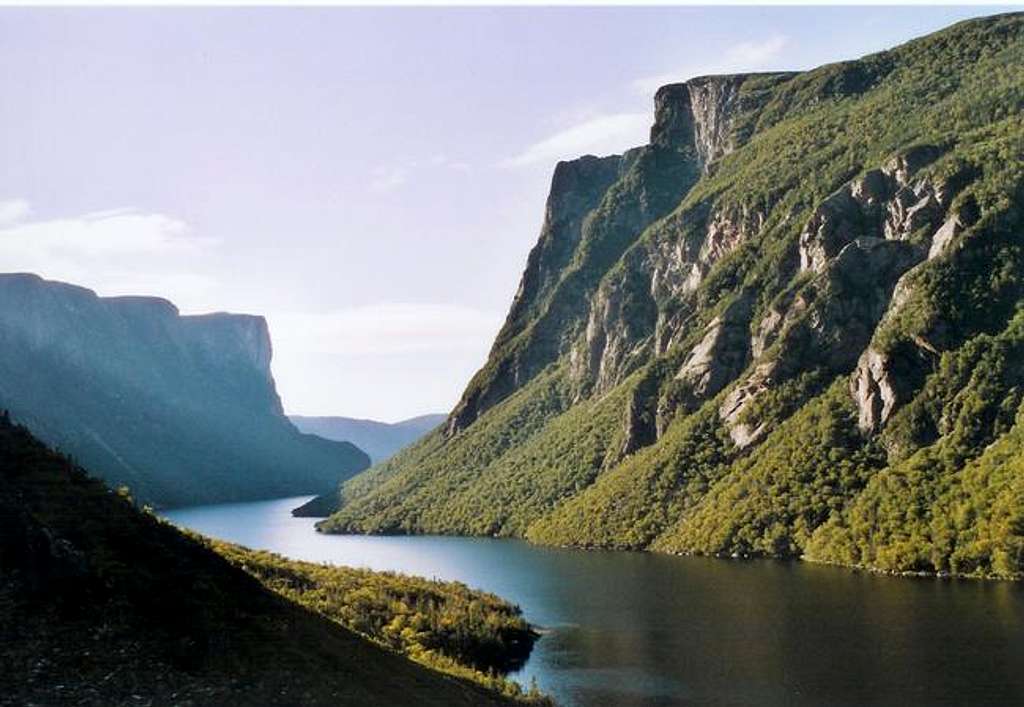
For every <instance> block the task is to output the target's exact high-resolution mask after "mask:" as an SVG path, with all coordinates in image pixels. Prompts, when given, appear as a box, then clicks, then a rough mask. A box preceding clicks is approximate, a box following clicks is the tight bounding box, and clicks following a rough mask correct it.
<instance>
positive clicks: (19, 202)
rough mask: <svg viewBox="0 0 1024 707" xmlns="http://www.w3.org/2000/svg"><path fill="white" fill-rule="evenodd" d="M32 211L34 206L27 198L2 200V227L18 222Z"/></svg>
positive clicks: (0, 210)
mask: <svg viewBox="0 0 1024 707" xmlns="http://www.w3.org/2000/svg"><path fill="white" fill-rule="evenodd" d="M30 213H32V207H31V206H30V205H29V203H28V202H27V201H26V200H25V199H8V200H7V201H0V227H3V226H8V225H10V224H13V223H17V222H19V221H21V220H23V219H25V218H27V217H28V215H29V214H30Z"/></svg>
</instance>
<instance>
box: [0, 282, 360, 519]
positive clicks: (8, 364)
mask: <svg viewBox="0 0 1024 707" xmlns="http://www.w3.org/2000/svg"><path fill="white" fill-rule="evenodd" d="M270 358H271V346H270V334H269V332H268V330H267V324H266V321H264V319H263V318H262V317H254V316H247V315H237V314H223V313H219V314H208V315H201V316H182V315H180V314H179V313H178V310H177V309H176V308H175V306H174V305H173V304H171V303H170V302H167V301H166V300H162V299H156V298H151V297H110V298H107V297H97V296H96V294H95V293H94V292H92V291H90V290H87V289H84V288H81V287H76V286H73V285H68V284H64V283H60V282H49V281H45V280H42V279H40V278H38V277H36V276H34V275H22V274H15V275H0V407H3V408H7V409H9V410H10V411H11V414H12V416H13V417H14V418H15V419H16V420H18V421H19V422H22V423H24V424H25V425H27V426H28V427H29V428H30V429H31V430H32V432H33V433H34V434H36V435H37V436H38V437H39V438H40V439H42V440H44V441H45V442H47V443H48V444H51V445H53V446H55V447H58V448H60V449H61V450H62V451H64V452H66V453H68V454H70V455H72V456H73V457H74V458H75V459H76V460H78V461H79V462H81V463H83V464H84V465H86V466H87V467H88V468H89V469H91V470H93V471H94V473H96V474H97V475H98V476H100V477H101V478H103V479H104V480H105V481H107V482H108V483H109V484H111V485H113V486H117V485H122V484H125V485H127V486H129V487H130V488H131V490H132V492H133V494H135V496H136V497H137V498H139V499H141V500H144V501H146V502H148V503H154V504H159V505H184V504H194V503H210V502H215V501H229V500H244V499H255V498H269V497H273V496H288V495H297V494H303V493H320V492H324V491H326V490H328V489H332V488H335V487H336V486H337V484H338V483H339V481H341V480H343V479H345V478H348V477H349V476H351V475H353V474H354V473H356V472H357V471H359V470H361V469H364V468H365V467H366V466H367V465H368V464H369V460H368V459H367V457H366V455H365V454H363V453H362V452H361V451H360V450H359V449H357V448H355V447H354V446H352V445H351V444H348V443H343V442H333V441H328V440H325V439H321V438H319V437H315V436H312V435H305V434H302V433H300V432H299V431H298V430H297V429H295V427H294V426H293V425H292V424H291V423H290V422H289V421H288V419H287V418H286V417H285V415H284V413H283V411H282V409H281V401H280V399H279V398H278V396H277V392H276V390H275V387H274V380H273V378H272V377H271V373H270Z"/></svg>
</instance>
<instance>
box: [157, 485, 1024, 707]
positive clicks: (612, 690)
mask: <svg viewBox="0 0 1024 707" xmlns="http://www.w3.org/2000/svg"><path fill="white" fill-rule="evenodd" d="M304 500H306V499H305V497H301V498H292V499H278V500H274V501H262V502H256V503H240V504H225V505H218V506H204V507H195V508H185V509H177V510H174V511H168V512H166V513H165V514H164V515H165V516H166V517H167V518H168V519H169V520H171V521H173V522H174V523H176V524H179V525H182V526H184V527H188V528H191V529H193V530H196V531H199V532H201V533H204V534H206V535H210V536H213V537H217V538H221V539H224V540H229V541H232V542H237V543H240V544H243V545H246V546H248V547H252V548H259V549H266V550H271V551H273V552H277V553H280V554H282V555H286V556H288V557H292V558H295V559H300V560H309V561H315V562H329V563H334V564H343V565H351V566H356V567H369V568H371V569H375V570H394V571H400V572H406V573H409V574H417V575H421V576H426V577H436V578H439V579H446V580H458V581H461V582H465V583H466V584H468V585H470V586H472V587H477V588H480V589H484V590H487V591H491V592H494V593H496V594H499V595H501V596H502V597H505V598H506V599H509V600H511V601H514V602H516V603H518V604H519V605H520V606H521V607H522V608H523V611H524V613H525V615H526V617H527V619H528V620H530V621H531V622H533V623H534V624H537V625H540V626H542V627H544V628H545V629H547V630H548V631H547V632H546V633H545V635H544V636H543V638H541V640H540V641H538V643H537V645H536V647H535V648H534V652H533V655H532V656H531V658H530V660H529V662H528V663H527V665H526V667H525V668H524V669H523V670H522V671H520V672H519V673H517V674H515V675H514V676H513V677H515V678H516V679H517V680H519V681H521V682H522V683H524V684H525V685H528V684H529V682H530V681H531V679H534V678H535V679H536V680H537V683H538V685H539V686H540V687H541V689H543V690H544V691H546V692H548V693H549V694H551V695H553V696H554V697H555V698H556V699H557V700H558V701H559V704H561V705H567V706H575V707H596V706H598V705H601V706H605V705H621V706H623V707H654V706H659V707H661V706H665V705H687V704H700V705H707V704H714V705H750V704H758V705H850V706H851V707H852V706H853V705H925V704H927V705H945V704H950V705H952V704H970V705H972V706H973V705H1007V704H1020V703H1022V702H1024V671H1022V670H1021V669H1020V668H1021V666H1024V641H1022V640H1021V637H1022V636H1024V588H1022V587H1020V586H1017V585H1014V584H1010V583H1004V582H977V581H943V580H934V579H898V578H889V577H879V576H874V575H867V574H859V573H854V572H850V571H848V570H844V569H836V568H831V567H822V566H816V565H810V564H804V563H785V562H772V561H756V562H733V561H725V560H712V559H702V558H679V557H671V556H665V555H657V554H648V553H629V552H607V551H602V552H583V551H574V550H562V549H554V548H544V547H536V546H532V545H529V544H527V543H524V542H521V541H516V540H492V539H486V538H452V537H366V536H338V535H321V534H318V533H315V532H313V529H312V521H310V520H309V519H298V518H292V517H291V515H290V513H289V511H290V509H291V508H294V507H295V506H296V505H298V504H299V503H301V502H302V501H304Z"/></svg>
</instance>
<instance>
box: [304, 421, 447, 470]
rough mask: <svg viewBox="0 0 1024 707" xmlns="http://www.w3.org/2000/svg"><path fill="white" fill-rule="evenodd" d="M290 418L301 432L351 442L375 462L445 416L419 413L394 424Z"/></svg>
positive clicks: (412, 439)
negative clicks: (417, 415)
mask: <svg viewBox="0 0 1024 707" xmlns="http://www.w3.org/2000/svg"><path fill="white" fill-rule="evenodd" d="M289 419H290V420H291V421H292V422H293V423H294V424H295V426H296V427H298V428H299V429H300V430H302V431H303V432H307V433H309V434H314V435H319V436H321V437H324V438H325V439H333V440H337V441H339V442H351V443H352V444H354V445H356V446H357V447H359V448H360V449H362V450H363V451H364V452H366V453H367V454H368V455H370V460H371V461H372V462H373V463H374V464H376V463H377V462H382V461H384V460H385V459H387V458H388V457H390V456H391V455H392V454H394V453H395V452H397V451H399V450H400V449H402V448H403V447H407V446H409V445H410V444H412V443H413V442H415V441H416V440H418V439H419V438H420V437H422V436H423V435H425V434H427V433H428V432H430V431H431V430H432V429H434V428H435V427H437V426H438V425H440V424H441V423H442V422H444V419H445V415H443V414H437V415H420V416H419V417H412V418H409V419H408V420H402V421H401V422H394V423H390V422H377V421H376V420H360V419H358V418H354V417H306V416H303V415H291V416H290V417H289Z"/></svg>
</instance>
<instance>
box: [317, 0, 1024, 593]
mask: <svg viewBox="0 0 1024 707" xmlns="http://www.w3.org/2000/svg"><path fill="white" fill-rule="evenodd" d="M654 108H655V110H654V125H653V128H652V130H651V139H650V142H649V144H647V145H645V146H642V147H639V148H636V149H633V150H630V151H628V152H626V153H625V154H623V155H621V156H618V157H607V158H601V159H598V158H595V157H584V158H581V159H580V160H576V161H573V162H569V163H563V164H560V165H559V166H558V167H556V169H555V178H554V179H553V180H552V191H551V197H550V198H549V201H548V210H547V219H546V222H545V225H544V230H543V231H542V233H541V237H540V241H539V242H538V244H537V246H536V248H535V249H534V251H533V253H532V254H531V255H530V259H529V261H528V263H527V268H526V272H525V273H524V275H523V281H522V285H521V286H520V288H519V293H518V294H517V295H516V299H515V301H514V302H513V305H512V311H511V312H510V314H509V317H508V320H507V321H506V324H505V327H504V328H503V329H502V331H501V333H500V334H499V336H498V338H497V340H496V341H495V343H494V346H493V347H492V350H491V353H490V356H489V358H488V361H487V362H486V364H485V365H484V367H483V368H482V369H481V370H480V372H479V373H477V375H476V376H475V377H474V378H473V379H472V380H471V381H470V382H469V384H468V386H467V389H466V391H465V393H464V395H463V397H462V400H461V401H460V403H459V405H458V406H457V407H456V408H455V410H454V411H453V412H452V414H451V415H450V417H449V420H448V423H447V425H446V427H445V429H444V431H443V433H442V432H437V433H434V434H432V435H429V436H428V437H427V438H425V439H424V440H423V441H421V442H420V443H418V444H416V445H414V446H413V447H411V448H409V449H407V450H405V451H403V452H401V453H400V454H398V455H397V456H395V457H394V458H392V459H390V460H389V461H387V462H386V463H384V464H380V465H377V466H375V467H373V468H372V469H371V470H369V471H368V472H366V473H365V474H360V475H359V476H357V477H355V478H354V479H352V480H351V481H349V482H347V483H346V484H345V485H344V486H343V487H342V490H341V493H340V494H338V495H337V496H336V497H333V498H331V499H329V500H330V501H331V504H332V505H333V506H336V507H338V508H339V510H338V512H337V513H336V514H334V515H333V516H332V517H331V518H329V519H328V520H327V521H325V522H323V523H321V525H320V527H321V529H323V530H325V531H347V532H372V533H396V532H406V533H418V532H445V533H467V534H486V535H515V536H522V537H527V538H529V539H530V540H533V541H536V542H544V543H551V544H559V545H576V546H584V547H619V548H650V549H657V550H663V551H668V552H683V553H702V554H713V555H723V556H738V557H742V556H750V555H766V556H773V557H798V556H804V557H808V558H813V559H815V560H819V561H822V562H835V563H842V564H847V565H857V566H864V567H870V568H874V569H878V570H884V571H892V572H949V573H955V574H965V575H966V574H970V575H984V576H1001V577H1020V576H1021V575H1022V573H1024V478H1022V477H1021V476H1020V473H1019V465H1018V464H1016V463H1015V462H1013V461H1012V458H1011V457H1012V455H1011V453H1010V452H1009V451H1008V450H1015V449H1018V447H1019V436H1020V425H1021V424H1022V422H1021V420H1022V419H1024V418H1022V417H1021V416H1022V415H1024V410H1020V408H1021V403H1022V391H1024V374H1022V372H1021V371H1022V369H1021V366H1020V365H1019V362H1020V361H1021V360H1024V358H1022V356H1024V349H1022V345H1024V343H1022V342H1024V245H1022V238H1024V217H1022V214H1024V167H1022V165H1024V16H1022V15H1020V14H1011V15H1002V16H996V17H991V18H984V19H980V20H972V21H969V22H964V23H961V24H958V25H955V26H953V27H951V28H949V29H946V30H944V31H941V32H938V33H935V34H933V35H930V36H928V37H924V38H921V39H918V40H914V41H912V42H909V43H907V44H905V45H903V46H900V47H897V48H895V49H893V50H891V51H886V52H881V53H878V54H873V55H870V56H866V57H864V58H862V59H859V60H856V61H847V62H841V63H837V64H831V65H828V66H823V67H820V68H818V69H814V70H812V71H807V72H803V73H798V74H794V73H786V74H740V75H735V76H713V77H703V78H696V79H692V80H689V81H686V82H682V83H676V84H671V85H668V86H665V87H663V88H661V89H660V90H659V91H658V92H657V94H656V95H655V106H654ZM1019 411H1020V412H1019ZM1018 412H1019V414H1018ZM993 445H994V446H993ZM992 449H999V450H1002V451H1000V452H999V453H995V452H992V451H991V450H992ZM323 505H325V504H324V503H321V506H323Z"/></svg>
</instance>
